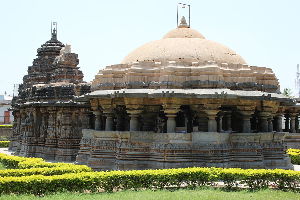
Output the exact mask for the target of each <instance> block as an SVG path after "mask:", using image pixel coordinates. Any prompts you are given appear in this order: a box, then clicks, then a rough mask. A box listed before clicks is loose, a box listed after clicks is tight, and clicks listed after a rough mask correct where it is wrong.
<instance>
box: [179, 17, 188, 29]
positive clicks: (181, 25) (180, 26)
mask: <svg viewBox="0 0 300 200" xmlns="http://www.w3.org/2000/svg"><path fill="white" fill-rule="evenodd" d="M178 28H189V26H188V24H187V23H186V19H185V17H184V16H182V17H181V20H180V24H179V25H178Z"/></svg>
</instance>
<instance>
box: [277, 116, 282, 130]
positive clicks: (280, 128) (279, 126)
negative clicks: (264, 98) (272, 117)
mask: <svg viewBox="0 0 300 200" xmlns="http://www.w3.org/2000/svg"><path fill="white" fill-rule="evenodd" d="M276 131H277V132H282V115H277V116H276Z"/></svg>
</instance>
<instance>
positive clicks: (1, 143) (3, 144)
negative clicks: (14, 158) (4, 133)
mask: <svg viewBox="0 0 300 200" xmlns="http://www.w3.org/2000/svg"><path fill="white" fill-rule="evenodd" d="M9 143H10V141H0V148H7V147H9Z"/></svg>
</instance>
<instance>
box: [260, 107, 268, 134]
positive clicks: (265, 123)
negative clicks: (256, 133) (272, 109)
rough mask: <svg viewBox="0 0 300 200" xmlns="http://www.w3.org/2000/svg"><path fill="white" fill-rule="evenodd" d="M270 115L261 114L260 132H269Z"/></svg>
mask: <svg viewBox="0 0 300 200" xmlns="http://www.w3.org/2000/svg"><path fill="white" fill-rule="evenodd" d="M268 117H269V116H268V113H266V112H261V113H260V114H259V120H260V131H261V132H268V128H269V127H268Z"/></svg>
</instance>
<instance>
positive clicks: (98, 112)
mask: <svg viewBox="0 0 300 200" xmlns="http://www.w3.org/2000/svg"><path fill="white" fill-rule="evenodd" d="M92 112H93V114H94V115H95V116H98V115H101V111H92Z"/></svg>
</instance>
